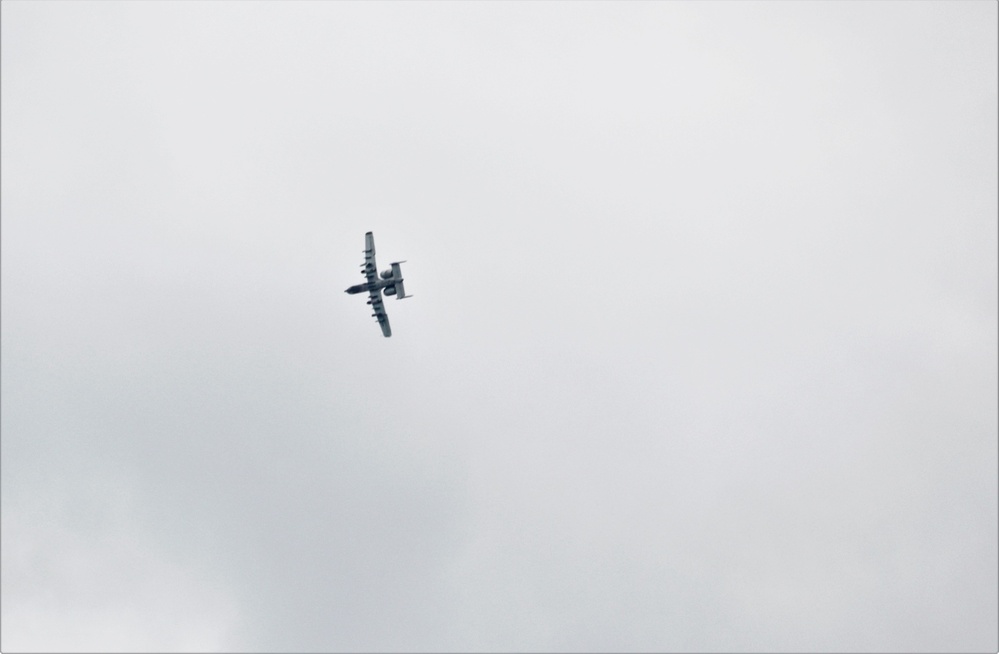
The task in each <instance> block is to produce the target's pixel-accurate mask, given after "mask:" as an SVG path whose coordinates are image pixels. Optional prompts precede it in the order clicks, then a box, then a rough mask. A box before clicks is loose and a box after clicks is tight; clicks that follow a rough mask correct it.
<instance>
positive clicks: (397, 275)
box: [392, 261, 413, 300]
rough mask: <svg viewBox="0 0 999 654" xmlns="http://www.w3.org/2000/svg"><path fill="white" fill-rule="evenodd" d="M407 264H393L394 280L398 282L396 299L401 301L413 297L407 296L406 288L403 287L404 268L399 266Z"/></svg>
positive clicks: (396, 283) (396, 284)
mask: <svg viewBox="0 0 999 654" xmlns="http://www.w3.org/2000/svg"><path fill="white" fill-rule="evenodd" d="M403 263H406V262H405V261H395V262H393V263H392V279H395V280H398V281H396V282H395V284H394V286H395V299H397V300H401V299H403V298H407V297H413V296H412V295H406V287H405V286H403V285H402V282H403V279H402V267H401V266H400V265H399V264H403Z"/></svg>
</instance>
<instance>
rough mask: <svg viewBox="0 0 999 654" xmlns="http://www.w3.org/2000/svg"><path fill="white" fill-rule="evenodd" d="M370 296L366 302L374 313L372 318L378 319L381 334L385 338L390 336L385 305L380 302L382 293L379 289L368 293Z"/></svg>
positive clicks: (390, 328)
mask: <svg viewBox="0 0 999 654" xmlns="http://www.w3.org/2000/svg"><path fill="white" fill-rule="evenodd" d="M369 293H370V294H371V299H370V300H368V304H370V305H371V309H372V310H373V311H374V312H375V313H374V316H375V318H377V319H378V326H379V327H381V328H382V334H384V335H385V337H386V338H388V337H389V336H391V335H392V327H391V326H389V319H388V314H387V313H385V304H384V303H383V302H382V292H381V290H380V289H377V288H376V289H374V290H373V291H369Z"/></svg>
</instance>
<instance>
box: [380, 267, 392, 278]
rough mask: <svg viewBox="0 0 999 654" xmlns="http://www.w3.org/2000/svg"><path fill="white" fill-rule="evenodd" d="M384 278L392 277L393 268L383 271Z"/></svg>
mask: <svg viewBox="0 0 999 654" xmlns="http://www.w3.org/2000/svg"><path fill="white" fill-rule="evenodd" d="M382 279H392V269H391V268H389V269H388V270H383V271H382Z"/></svg>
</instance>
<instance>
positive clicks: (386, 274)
mask: <svg viewBox="0 0 999 654" xmlns="http://www.w3.org/2000/svg"><path fill="white" fill-rule="evenodd" d="M401 263H406V262H405V261H393V262H392V263H391V264H389V265H390V266H392V268H390V269H388V270H385V271H383V272H382V275H381V279H379V278H378V266H377V265H376V264H375V236H374V234H372V233H371V232H368V233H367V234H365V235H364V263H362V264H361V268H363V269H364V270H363V271H361V274H362V275H364V276H365V278H367V280H368V281H366V282H365V283H363V284H355V285H354V286H351V287H350V288H348V289H347V290H346V291H344V293H350V294H351V295H354V294H356V293H364V292H365V291H367V292H368V293H369V294H370V295H371V297H370V298H368V304H370V305H371V308H372V309H373V310H374V313H373V314H371V316H372V317H373V318H376V319H377V320H378V324H379V325H380V326H381V328H382V333H383V334H385V337H386V338H388V337H389V336H391V335H392V328H391V327H390V326H389V319H388V314H386V313H385V305H384V304H383V303H382V291H384V292H385V295H394V296H395V297H396V299H397V300H401V299H403V298H407V297H413V296H412V295H406V289H405V287H404V286H403V285H402V281H403V280H402V268H400V267H399V264H401Z"/></svg>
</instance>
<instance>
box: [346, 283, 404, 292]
mask: <svg viewBox="0 0 999 654" xmlns="http://www.w3.org/2000/svg"><path fill="white" fill-rule="evenodd" d="M397 281H399V280H397V279H378V280H375V281H373V282H364V283H363V284H354V285H353V286H351V287H350V288H348V289H347V290H346V291H344V293H350V294H351V295H357V294H358V293H368V292H370V291H374V290H379V291H380V290H381V289H383V288H385V287H386V286H393V285H395V283H396V282H397Z"/></svg>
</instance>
